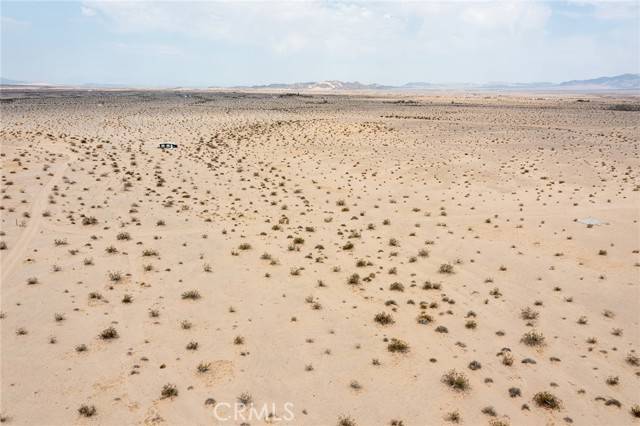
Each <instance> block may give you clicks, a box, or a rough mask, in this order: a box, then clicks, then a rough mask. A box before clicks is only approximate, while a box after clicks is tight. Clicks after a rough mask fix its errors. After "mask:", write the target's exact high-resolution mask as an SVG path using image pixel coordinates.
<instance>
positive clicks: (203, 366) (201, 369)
mask: <svg viewBox="0 0 640 426" xmlns="http://www.w3.org/2000/svg"><path fill="white" fill-rule="evenodd" d="M210 369H211V363H210V362H201V363H200V364H198V368H197V370H198V373H206V372H207V371H209V370H210Z"/></svg>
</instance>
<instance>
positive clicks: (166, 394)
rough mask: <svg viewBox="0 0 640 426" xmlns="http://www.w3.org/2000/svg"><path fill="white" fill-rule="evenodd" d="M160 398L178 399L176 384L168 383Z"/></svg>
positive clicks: (163, 388)
mask: <svg viewBox="0 0 640 426" xmlns="http://www.w3.org/2000/svg"><path fill="white" fill-rule="evenodd" d="M160 396H161V397H162V399H166V398H173V397H176V396H178V388H177V387H176V385H174V384H171V383H167V384H166V385H164V386H163V387H162V391H161V392H160Z"/></svg>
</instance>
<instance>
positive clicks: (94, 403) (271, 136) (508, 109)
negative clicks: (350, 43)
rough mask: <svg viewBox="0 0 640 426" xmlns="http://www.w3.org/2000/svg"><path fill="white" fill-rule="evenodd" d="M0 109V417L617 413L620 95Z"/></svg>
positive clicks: (363, 420)
mask: <svg viewBox="0 0 640 426" xmlns="http://www.w3.org/2000/svg"><path fill="white" fill-rule="evenodd" d="M0 99H1V104H0V113H1V126H0V143H1V154H0V155H1V157H0V161H1V165H2V166H1V168H2V182H1V196H2V203H1V207H0V209H1V210H0V213H1V234H0V249H1V250H0V258H1V263H0V265H1V287H0V296H1V315H0V317H1V320H0V327H1V340H0V344H1V376H0V381H1V389H0V392H1V398H0V402H1V404H0V412H1V419H0V420H2V422H3V423H7V424H16V425H91V424H95V425H125V424H134V425H162V424H167V425H210V424H245V425H248V424H251V425H259V424H292V425H293V424H295V425H340V426H353V425H394V426H400V425H406V426H411V425H441V424H463V425H464V424H466V425H495V426H498V425H514V426H515V425H564V424H576V425H632V424H638V420H639V419H638V417H640V406H638V404H640V352H639V351H640V328H639V320H640V313H639V312H640V287H639V285H640V254H639V249H640V232H639V231H640V227H639V224H638V220H639V218H640V207H639V206H640V178H639V175H638V173H639V171H640V159H639V152H640V150H639V147H640V112H638V111H637V110H636V111H633V109H637V108H635V107H634V106H635V105H637V104H638V102H639V100H638V97H637V96H636V97H634V96H628V95H624V94H567V93H552V94H507V93H489V92H487V93H453V94H452V93H421V94H420V93H383V92H380V93H376V92H366V93H347V94H336V93H312V94H308V93H302V94H298V93H285V92H272V93H266V92H262V93H261V92H250V91H230V90H228V91H190V90H183V91H168V90H167V91H161V90H157V91H154V90H146V91H141V90H140V91H134V90H130V91H126V90H122V91H115V90H111V91H108V90H103V91H100V90H94V91H87V90H22V91H21V90H3V92H2V95H1V96H0ZM162 143H170V144H176V145H177V148H167V149H162V148H159V144H162ZM234 412H235V413H234Z"/></svg>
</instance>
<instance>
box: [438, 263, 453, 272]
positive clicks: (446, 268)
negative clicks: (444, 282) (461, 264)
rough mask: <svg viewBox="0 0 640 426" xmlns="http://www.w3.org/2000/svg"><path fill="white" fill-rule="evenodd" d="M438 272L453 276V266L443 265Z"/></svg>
mask: <svg viewBox="0 0 640 426" xmlns="http://www.w3.org/2000/svg"><path fill="white" fill-rule="evenodd" d="M438 272H439V273H441V274H453V265H452V264H450V263H443V264H442V265H440V268H438Z"/></svg>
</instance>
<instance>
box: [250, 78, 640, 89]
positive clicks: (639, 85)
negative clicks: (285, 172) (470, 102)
mask: <svg viewBox="0 0 640 426" xmlns="http://www.w3.org/2000/svg"><path fill="white" fill-rule="evenodd" d="M237 88H245V89H246V88H249V89H283V90H319V91H320V90H321V91H327V90H330V91H334V90H336V91H339V90H391V89H395V90H523V91H527V90H579V91H597V90H640V74H621V75H617V76H613V77H599V78H594V79H590V80H571V81H564V82H562V83H551V82H546V81H545V82H534V83H508V82H490V83H483V84H477V83H429V82H424V81H414V82H410V83H405V84H403V85H401V86H385V85H382V84H363V83H359V82H357V81H352V82H349V81H347V82H345V81H339V80H327V81H308V82H302V83H291V84H287V83H275V84H266V85H259V86H239V87H237Z"/></svg>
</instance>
